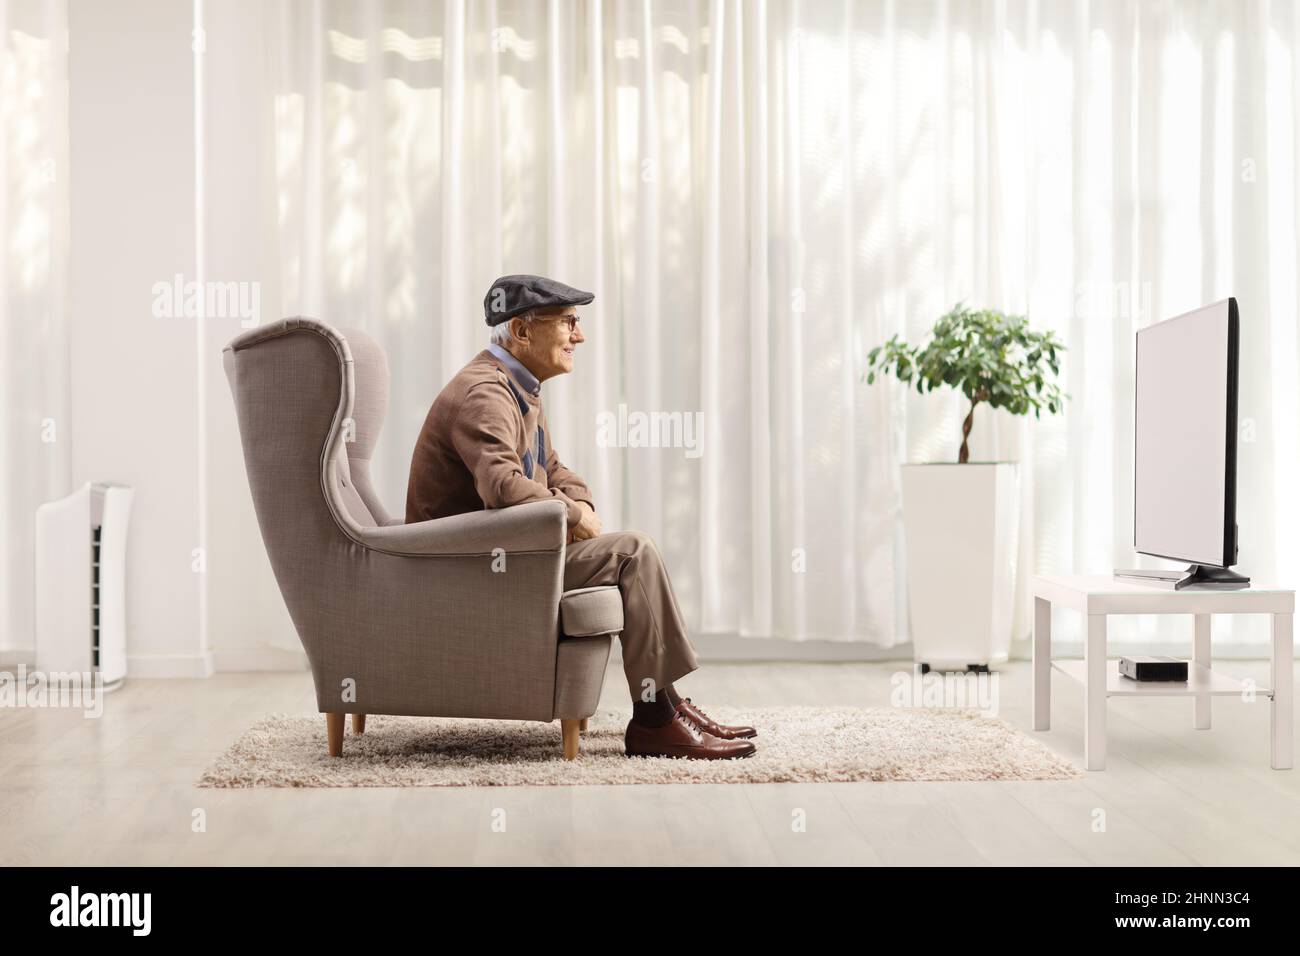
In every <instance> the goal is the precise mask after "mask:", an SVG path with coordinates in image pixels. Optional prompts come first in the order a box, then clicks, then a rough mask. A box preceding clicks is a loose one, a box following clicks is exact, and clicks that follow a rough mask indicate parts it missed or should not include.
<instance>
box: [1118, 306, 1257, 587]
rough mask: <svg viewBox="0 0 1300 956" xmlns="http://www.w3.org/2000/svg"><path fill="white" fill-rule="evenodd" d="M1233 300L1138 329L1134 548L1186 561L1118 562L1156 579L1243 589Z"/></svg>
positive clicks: (1125, 574) (1134, 575) (1126, 574)
mask: <svg viewBox="0 0 1300 956" xmlns="http://www.w3.org/2000/svg"><path fill="white" fill-rule="evenodd" d="M1239 339H1240V320H1239V317H1238V315H1237V300H1236V299H1231V298H1229V299H1224V300H1223V301H1222V302H1215V303H1214V304H1213V305H1207V306H1203V307H1202V308H1199V309H1195V310H1193V311H1191V312H1186V313H1184V314H1182V315H1179V316H1175V317H1174V318H1172V319H1166V320H1165V321H1163V322H1157V323H1155V324H1154V325H1150V326H1148V327H1147V328H1145V329H1141V330H1139V331H1138V333H1137V357H1136V362H1135V370H1136V387H1135V390H1134V391H1135V395H1134V398H1135V408H1134V451H1133V547H1134V549H1135V550H1136V551H1137V552H1138V553H1140V554H1148V555H1151V556H1153V557H1157V558H1168V559H1171V560H1175V561H1187V562H1189V563H1190V567H1188V568H1187V569H1186V570H1185V571H1183V570H1145V569H1143V570H1117V571H1116V572H1115V574H1116V576H1117V577H1120V578H1124V579H1126V580H1130V581H1133V582H1135V583H1146V584H1151V585H1153V586H1158V587H1171V588H1176V589H1177V588H1184V587H1188V586H1193V585H1195V586H1204V587H1215V588H1239V587H1247V586H1249V584H1250V579H1249V578H1247V577H1243V576H1242V575H1240V574H1236V573H1234V572H1232V571H1230V570H1228V569H1229V568H1230V567H1231V566H1232V565H1234V564H1236V562H1237V380H1238V368H1237V367H1238V361H1239Z"/></svg>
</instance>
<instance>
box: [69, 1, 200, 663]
mask: <svg viewBox="0 0 1300 956" xmlns="http://www.w3.org/2000/svg"><path fill="white" fill-rule="evenodd" d="M68 20H69V44H68V64H69V65H68V70H69V88H70V101H69V153H70V170H69V175H70V180H69V190H70V199H69V201H70V211H71V222H70V230H69V231H70V236H71V244H70V258H69V278H70V287H71V300H70V330H69V332H70V334H69V341H70V342H71V381H72V387H71V407H72V421H71V444H72V482H73V486H74V487H75V486H76V485H79V484H81V483H83V482H85V481H91V480H111V481H120V482H125V483H127V484H129V485H131V486H133V487H134V488H135V502H134V510H133V514H132V519H131V531H130V539H129V546H128V558H127V561H128V598H127V622H128V635H129V636H128V648H127V650H128V655H129V663H128V667H129V670H130V673H131V674H132V675H133V676H138V677H148V676H154V675H178V676H179V675H199V674H207V673H210V672H211V660H210V656H209V653H208V649H207V647H206V646H205V640H204V633H203V632H204V627H203V620H202V615H201V602H202V597H203V590H204V587H205V582H204V579H203V576H202V575H201V574H197V573H195V572H194V571H193V570H192V569H191V564H192V560H193V559H192V551H193V549H194V548H196V547H198V546H199V534H200V528H199V525H200V522H199V515H200V502H199V480H198V479H199V447H200V438H201V428H200V423H199V401H198V399H199V392H198V390H197V388H196V349H197V340H196V331H197V330H196V327H195V324H194V323H193V322H190V321H186V320H184V319H159V318H154V317H153V314H152V310H151V305H152V300H153V292H152V289H153V285H154V283H156V282H158V281H160V280H167V279H169V278H170V277H171V276H172V275H174V274H175V273H178V272H179V273H182V274H184V275H187V276H188V275H192V274H193V273H194V270H195V238H194V145H193V144H194V87H193V82H192V70H193V66H192V64H193V54H192V50H191V45H190V34H191V28H192V24H191V10H190V6H189V4H184V3H176V2H174V0H173V2H167V0H120V2H115V3H111V4H108V3H100V2H96V0H72V2H71V3H70V6H69V14H68ZM123 24H130V28H129V29H123Z"/></svg>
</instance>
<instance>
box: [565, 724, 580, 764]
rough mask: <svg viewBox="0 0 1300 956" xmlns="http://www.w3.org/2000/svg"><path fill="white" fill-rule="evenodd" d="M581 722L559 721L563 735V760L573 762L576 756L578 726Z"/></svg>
mask: <svg viewBox="0 0 1300 956" xmlns="http://www.w3.org/2000/svg"><path fill="white" fill-rule="evenodd" d="M580 723H581V721H577V720H563V719H561V720H560V731H561V733H563V734H564V759H565V760H573V759H574V758H576V757H577V756H578V725H579V724H580Z"/></svg>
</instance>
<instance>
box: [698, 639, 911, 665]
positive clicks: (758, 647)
mask: <svg viewBox="0 0 1300 956" xmlns="http://www.w3.org/2000/svg"><path fill="white" fill-rule="evenodd" d="M691 643H692V644H694V645H695V651H696V653H697V654H698V655H699V658H700V660H702V661H719V662H723V661H726V662H738V661H815V662H819V663H834V662H844V661H854V662H857V661H910V660H911V659H912V643H911V641H908V642H907V643H906V644H895V645H894V646H893V647H877V646H876V645H875V644H867V643H864V642H862V641H786V640H780V639H778V638H774V637H740V636H739V635H736V634H700V635H697V636H695V637H692V638H691Z"/></svg>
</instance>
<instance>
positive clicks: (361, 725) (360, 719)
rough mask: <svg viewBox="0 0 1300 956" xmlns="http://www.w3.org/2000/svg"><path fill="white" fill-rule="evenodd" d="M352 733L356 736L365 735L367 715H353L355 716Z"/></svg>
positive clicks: (353, 717)
mask: <svg viewBox="0 0 1300 956" xmlns="http://www.w3.org/2000/svg"><path fill="white" fill-rule="evenodd" d="M352 732H353V733H354V734H364V733H365V732H366V715H365V714H353V715H352Z"/></svg>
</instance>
